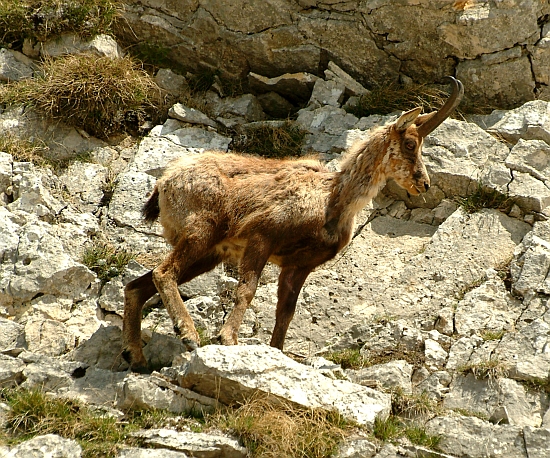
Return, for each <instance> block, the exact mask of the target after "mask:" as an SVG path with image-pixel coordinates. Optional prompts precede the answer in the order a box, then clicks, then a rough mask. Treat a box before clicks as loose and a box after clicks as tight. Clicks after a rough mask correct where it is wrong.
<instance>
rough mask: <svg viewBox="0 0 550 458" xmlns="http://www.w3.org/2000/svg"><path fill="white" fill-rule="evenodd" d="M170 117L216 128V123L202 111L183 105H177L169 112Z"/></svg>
mask: <svg viewBox="0 0 550 458" xmlns="http://www.w3.org/2000/svg"><path fill="white" fill-rule="evenodd" d="M168 116H170V117H171V118H174V119H177V120H178V121H182V122H187V123H189V124H200V125H205V126H210V127H214V128H215V127H216V126H217V125H216V123H215V122H214V121H212V120H211V119H210V118H209V117H208V116H206V115H205V114H204V113H203V112H202V111H199V110H197V109H195V108H189V107H186V106H185V105H183V104H181V103H176V104H175V105H174V106H172V107H171V108H170V110H168Z"/></svg>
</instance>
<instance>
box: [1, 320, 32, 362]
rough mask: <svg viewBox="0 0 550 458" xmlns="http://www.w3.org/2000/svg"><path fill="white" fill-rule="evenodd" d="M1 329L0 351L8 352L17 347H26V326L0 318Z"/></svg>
mask: <svg viewBox="0 0 550 458" xmlns="http://www.w3.org/2000/svg"><path fill="white" fill-rule="evenodd" d="M0 330H1V332H0V352H2V353H7V352H10V351H12V350H14V349H16V348H26V346H27V343H26V341H25V328H24V326H22V325H20V324H18V323H15V322H14V321H11V320H6V319H4V318H0Z"/></svg>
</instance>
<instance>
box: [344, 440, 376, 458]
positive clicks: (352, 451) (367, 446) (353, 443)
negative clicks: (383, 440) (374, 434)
mask: <svg viewBox="0 0 550 458" xmlns="http://www.w3.org/2000/svg"><path fill="white" fill-rule="evenodd" d="M376 452H377V447H376V445H374V444H373V443H372V442H371V441H370V440H368V439H364V438H351V439H345V440H344V441H343V443H341V444H340V446H339V447H338V451H337V452H336V455H335V458H373V457H374V456H376Z"/></svg>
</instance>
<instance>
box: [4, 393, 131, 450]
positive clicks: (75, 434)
mask: <svg viewBox="0 0 550 458" xmlns="http://www.w3.org/2000/svg"><path fill="white" fill-rule="evenodd" d="M0 398H1V399H3V401H4V402H6V403H7V404H8V405H9V406H10V408H11V409H10V410H9V411H8V413H7V414H6V423H5V426H4V431H2V432H1V433H0V437H1V438H2V441H3V442H5V443H9V444H17V443H19V442H23V441H25V440H28V439H31V438H32V437H34V436H38V435H43V434H58V435H60V436H62V437H65V438H67V439H74V440H76V441H78V443H79V444H80V445H81V447H82V449H83V456H84V457H86V458H87V457H111V456H113V457H114V456H116V452H117V450H118V445H119V444H121V443H122V442H124V440H125V439H126V437H127V432H126V431H125V430H124V428H123V427H122V425H121V424H119V423H118V422H117V420H116V419H115V418H112V417H110V416H106V415H99V414H97V413H94V412H93V411H91V410H90V409H88V408H87V407H85V406H84V405H81V404H80V403H79V402H77V401H73V400H68V399H60V398H53V397H49V396H46V395H45V394H44V393H42V392H41V391H38V390H30V391H28V390H22V389H9V390H7V389H6V390H3V391H2V392H1V395H0Z"/></svg>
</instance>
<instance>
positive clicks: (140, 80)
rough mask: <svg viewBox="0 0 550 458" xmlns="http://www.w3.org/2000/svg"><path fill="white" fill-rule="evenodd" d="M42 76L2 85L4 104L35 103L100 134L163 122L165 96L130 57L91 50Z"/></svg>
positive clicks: (53, 64)
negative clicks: (99, 54)
mask: <svg viewBox="0 0 550 458" xmlns="http://www.w3.org/2000/svg"><path fill="white" fill-rule="evenodd" d="M39 74H40V76H39V77H37V78H31V79H26V80H21V81H15V82H12V83H9V84H6V85H4V86H3V87H2V88H0V102H1V103H4V104H8V105H21V104H24V105H30V106H32V107H34V108H35V109H36V110H38V111H39V112H41V113H43V114H45V115H46V116H48V117H50V118H51V119H55V120H61V121H63V122H65V123H67V124H68V125H71V126H75V127H77V128H79V129H83V130H85V131H86V132H88V133H89V134H92V135H94V136H96V137H100V138H108V137H109V136H110V135H112V134H115V133H118V132H120V131H122V130H124V129H125V128H126V127H134V128H136V127H137V126H139V125H140V124H141V122H142V121H143V120H145V119H147V118H151V119H153V120H154V121H157V120H158V119H159V117H160V116H162V114H163V113H164V111H165V107H164V97H163V93H162V91H161V90H160V88H159V87H158V86H157V85H156V83H155V82H154V81H153V79H152V78H151V76H150V75H149V74H148V73H147V72H145V71H144V70H143V69H141V67H140V66H139V65H138V64H137V63H136V62H135V61H133V60H132V59H130V58H127V57H126V58H122V59H111V58H109V57H97V56H90V55H86V54H79V55H71V56H66V57H63V58H59V59H56V60H52V59H48V60H45V61H44V62H43V63H42V71H41V72H39Z"/></svg>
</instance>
